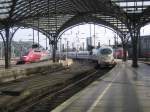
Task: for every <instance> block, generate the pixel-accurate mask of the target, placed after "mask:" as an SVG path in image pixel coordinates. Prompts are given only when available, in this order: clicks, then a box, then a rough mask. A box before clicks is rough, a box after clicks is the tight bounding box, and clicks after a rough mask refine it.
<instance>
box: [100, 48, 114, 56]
mask: <svg viewBox="0 0 150 112" xmlns="http://www.w3.org/2000/svg"><path fill="white" fill-rule="evenodd" d="M100 52H101V54H104V55H105V54H111V53H112V50H111V49H102V50H101V51H100Z"/></svg>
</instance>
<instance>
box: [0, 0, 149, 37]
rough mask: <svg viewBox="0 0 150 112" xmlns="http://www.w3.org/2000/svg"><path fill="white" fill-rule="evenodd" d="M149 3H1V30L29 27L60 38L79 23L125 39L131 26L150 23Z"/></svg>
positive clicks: (27, 0) (62, 0) (18, 0)
mask: <svg viewBox="0 0 150 112" xmlns="http://www.w3.org/2000/svg"><path fill="white" fill-rule="evenodd" d="M149 12H150V0H0V29H1V30H2V29H4V28H5V27H6V26H9V27H14V26H19V27H29V28H34V29H36V30H39V31H41V32H42V33H44V34H45V35H52V34H57V35H58V34H59V33H60V32H61V31H63V30H64V29H66V28H69V27H71V26H74V25H76V24H80V23H82V22H85V23H90V22H93V23H95V24H103V25H105V26H108V27H111V28H113V29H115V30H116V31H118V33H120V34H123V35H127V34H128V33H129V30H130V28H131V27H132V24H135V25H136V26H137V27H141V26H143V25H146V24H147V23H149V21H150V13H149Z"/></svg>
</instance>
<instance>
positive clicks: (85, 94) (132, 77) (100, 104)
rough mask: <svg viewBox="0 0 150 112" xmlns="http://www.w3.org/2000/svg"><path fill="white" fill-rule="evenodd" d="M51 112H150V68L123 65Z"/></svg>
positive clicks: (140, 65)
mask: <svg viewBox="0 0 150 112" xmlns="http://www.w3.org/2000/svg"><path fill="white" fill-rule="evenodd" d="M51 112H150V66H148V65H146V64H142V63H140V64H139V67H138V68H132V67H131V63H129V62H126V63H123V62H121V63H119V64H118V65H117V66H116V67H115V68H114V69H113V70H112V71H110V72H109V73H108V74H107V75H105V76H104V77H101V78H99V79H97V80H96V81H95V82H93V83H92V84H90V85H89V86H88V87H87V88H85V89H84V90H82V91H80V92H79V93H77V94H75V95H74V96H72V97H71V98H70V99H68V100H67V101H66V102H64V103H63V104H61V105H59V106H58V107H57V108H55V109H54V110H52V111H51Z"/></svg>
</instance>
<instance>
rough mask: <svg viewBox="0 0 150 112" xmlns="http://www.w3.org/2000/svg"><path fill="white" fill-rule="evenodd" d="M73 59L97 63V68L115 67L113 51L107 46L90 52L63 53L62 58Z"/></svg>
mask: <svg viewBox="0 0 150 112" xmlns="http://www.w3.org/2000/svg"><path fill="white" fill-rule="evenodd" d="M66 54H67V57H68V58H74V59H90V60H94V61H96V62H97V64H98V66H101V67H102V66H113V65H115V61H114V56H113V49H112V48H111V47H109V46H102V47H100V48H98V49H93V50H92V52H90V51H78V52H68V53H63V54H62V56H63V57H66Z"/></svg>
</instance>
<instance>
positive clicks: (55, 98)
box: [16, 69, 109, 112]
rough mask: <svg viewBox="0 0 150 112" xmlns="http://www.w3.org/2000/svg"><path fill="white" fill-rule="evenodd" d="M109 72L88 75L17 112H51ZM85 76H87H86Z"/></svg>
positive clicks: (95, 72)
mask: <svg viewBox="0 0 150 112" xmlns="http://www.w3.org/2000/svg"><path fill="white" fill-rule="evenodd" d="M108 71H109V70H108V69H107V70H101V71H99V70H96V71H93V72H92V73H90V74H88V73H87V74H88V75H87V76H86V77H82V78H80V79H78V78H77V79H76V81H74V82H73V83H71V84H69V85H68V86H66V87H64V88H63V89H61V90H59V91H56V92H54V93H52V94H47V95H46V96H44V97H42V98H41V99H39V100H38V101H37V102H33V103H31V104H29V105H26V106H24V107H23V108H21V109H19V110H17V111H16V112H50V111H51V110H52V109H54V108H55V107H56V106H58V105H59V104H61V103H62V102H64V101H65V100H67V99H68V98H70V97H71V96H72V95H73V94H75V93H77V92H78V91H80V90H82V89H83V88H84V87H86V86H87V85H88V84H90V83H91V82H93V80H95V79H97V78H98V77H100V76H102V75H104V74H105V73H106V72H108ZM84 75H85V74H84Z"/></svg>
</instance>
